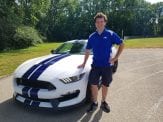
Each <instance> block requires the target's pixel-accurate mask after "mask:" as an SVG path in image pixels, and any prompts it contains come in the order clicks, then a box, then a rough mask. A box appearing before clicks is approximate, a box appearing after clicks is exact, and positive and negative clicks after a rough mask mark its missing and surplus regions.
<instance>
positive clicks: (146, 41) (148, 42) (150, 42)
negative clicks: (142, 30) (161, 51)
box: [125, 37, 163, 48]
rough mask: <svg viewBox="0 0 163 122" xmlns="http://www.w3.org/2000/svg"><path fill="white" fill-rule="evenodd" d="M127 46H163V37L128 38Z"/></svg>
mask: <svg viewBox="0 0 163 122" xmlns="http://www.w3.org/2000/svg"><path fill="white" fill-rule="evenodd" d="M125 48H163V37H157V38H139V39H128V40H125Z"/></svg>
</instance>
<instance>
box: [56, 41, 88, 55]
mask: <svg viewBox="0 0 163 122" xmlns="http://www.w3.org/2000/svg"><path fill="white" fill-rule="evenodd" d="M84 46H85V43H84V42H66V43H64V44H62V45H61V46H60V47H58V48H57V49H56V50H55V52H54V53H57V54H63V53H70V54H83V53H84Z"/></svg>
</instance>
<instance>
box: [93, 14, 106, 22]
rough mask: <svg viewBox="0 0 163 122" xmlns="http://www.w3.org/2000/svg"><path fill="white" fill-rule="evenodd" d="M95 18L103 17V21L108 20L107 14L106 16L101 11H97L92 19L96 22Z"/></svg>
mask: <svg viewBox="0 0 163 122" xmlns="http://www.w3.org/2000/svg"><path fill="white" fill-rule="evenodd" d="M97 18H104V20H105V22H107V21H108V18H107V16H106V15H105V14H104V13H102V12H98V13H97V14H96V15H95V17H94V21H95V22H96V19H97Z"/></svg>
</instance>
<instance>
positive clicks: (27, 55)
mask: <svg viewBox="0 0 163 122" xmlns="http://www.w3.org/2000/svg"><path fill="white" fill-rule="evenodd" d="M60 44H61V43H44V44H39V45H37V46H36V47H30V48H26V49H21V50H13V51H8V52H1V53H0V77H2V76H5V75H8V74H11V73H13V71H14V70H15V69H16V67H17V66H19V65H20V64H21V63H22V62H24V61H26V60H28V59H31V58H34V57H39V56H43V55H47V54H49V53H50V51H51V49H55V48H56V47H58V46H59V45H60ZM125 48H163V38H161V37H159V38H140V39H128V40H126V41H125Z"/></svg>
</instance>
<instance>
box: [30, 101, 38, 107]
mask: <svg viewBox="0 0 163 122" xmlns="http://www.w3.org/2000/svg"><path fill="white" fill-rule="evenodd" d="M39 105H40V102H39V101H33V102H32V104H31V106H34V107H39Z"/></svg>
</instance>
